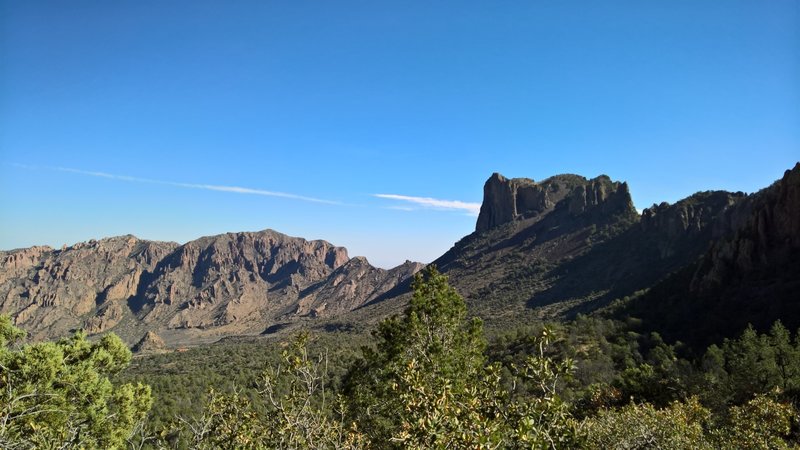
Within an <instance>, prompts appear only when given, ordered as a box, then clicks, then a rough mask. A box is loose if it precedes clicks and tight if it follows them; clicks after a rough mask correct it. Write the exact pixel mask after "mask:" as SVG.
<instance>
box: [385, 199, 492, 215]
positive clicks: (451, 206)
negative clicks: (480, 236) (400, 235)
mask: <svg viewBox="0 0 800 450" xmlns="http://www.w3.org/2000/svg"><path fill="white" fill-rule="evenodd" d="M372 195H373V197H378V198H385V199H389V200H399V201H403V202H409V203H412V204H414V205H417V206H420V207H422V208H428V209H442V210H450V211H466V212H467V214H469V215H470V216H477V215H478V212H480V210H481V204H480V203H471V202H462V201H460V200H440V199H437V198H430V197H412V196H409V195H397V194H372ZM398 209H399V208H398Z"/></svg>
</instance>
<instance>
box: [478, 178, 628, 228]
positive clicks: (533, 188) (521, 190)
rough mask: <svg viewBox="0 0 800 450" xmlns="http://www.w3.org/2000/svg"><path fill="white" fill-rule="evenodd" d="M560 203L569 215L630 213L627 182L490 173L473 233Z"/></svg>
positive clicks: (539, 214)
mask: <svg viewBox="0 0 800 450" xmlns="http://www.w3.org/2000/svg"><path fill="white" fill-rule="evenodd" d="M562 202H565V205H566V207H567V209H568V211H569V213H570V214H572V215H573V216H577V215H579V214H583V213H585V212H587V211H589V210H598V212H599V213H600V214H614V213H625V212H628V213H632V212H634V209H633V202H632V201H631V196H630V192H629V191H628V185H627V183H619V182H614V181H611V179H610V178H609V177H607V176H605V175H601V176H599V177H597V178H594V179H591V180H587V179H586V178H584V177H581V176H578V175H556V176H554V177H550V178H548V179H546V180H544V181H541V182H539V183H537V182H535V181H533V180H531V179H528V178H512V179H508V178H506V177H504V176H502V175H500V174H499V173H494V174H492V176H491V177H489V179H488V180H487V181H486V184H484V186H483V203H482V204H481V210H480V214H479V215H478V221H477V223H476V225H475V231H478V232H483V231H487V230H490V229H492V228H494V227H497V226H500V225H503V224H505V223H508V222H512V221H514V220H521V219H530V218H537V217H543V216H545V215H547V214H548V213H550V212H552V211H553V210H554V209H556V207H557V206H558V205H559V204H561V203H562Z"/></svg>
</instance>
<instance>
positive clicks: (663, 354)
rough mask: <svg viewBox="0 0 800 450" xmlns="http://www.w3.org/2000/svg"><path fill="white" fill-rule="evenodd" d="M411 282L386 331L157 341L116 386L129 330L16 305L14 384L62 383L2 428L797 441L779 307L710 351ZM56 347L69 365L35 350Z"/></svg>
mask: <svg viewBox="0 0 800 450" xmlns="http://www.w3.org/2000/svg"><path fill="white" fill-rule="evenodd" d="M413 289H414V293H413V298H412V300H411V302H410V304H409V306H408V309H407V310H406V312H405V314H403V315H402V316H399V317H392V318H388V319H386V320H384V321H383V322H381V324H380V325H379V326H378V327H377V329H375V331H374V332H373V335H372V337H371V338H370V337H368V336H364V335H360V334H348V333H342V334H330V333H322V334H302V335H300V336H297V337H295V338H294V339H293V340H290V341H279V340H276V339H272V340H268V341H264V340H255V341H238V342H226V343H220V344H217V345H213V346H209V347H207V348H204V349H202V351H200V350H190V351H188V352H182V353H175V354H169V355H158V356H150V357H144V358H139V359H137V360H135V361H134V364H133V366H132V368H131V369H129V370H128V371H127V372H124V373H123V374H121V376H118V377H116V378H114V380H117V386H113V385H111V383H110V382H109V381H108V379H107V378H103V377H104V376H107V375H109V374H113V373H114V372H116V371H119V369H120V368H121V367H122V366H123V365H125V364H126V363H127V358H129V353H127V350H126V349H124V347H121V343H119V341H118V340H117V339H115V338H113V337H105V338H103V339H102V340H101V341H99V342H97V343H94V344H90V343H88V342H87V341H86V340H85V337H84V336H83V335H82V334H78V335H76V336H75V337H74V338H72V339H70V340H65V341H61V342H59V343H52V344H36V345H31V346H26V347H22V348H20V349H17V350H12V349H11V347H10V343H11V342H12V341H13V340H14V339H16V337H17V334H18V330H16V329H14V328H13V327H11V326H10V324H9V323H8V321H7V320H6V321H5V322H3V323H4V324H5V325H3V326H1V327H0V338H1V340H0V343H1V344H2V346H1V347H0V348H2V354H0V364H2V366H1V367H0V369H2V371H3V372H2V377H1V378H0V383H3V384H2V386H3V387H4V392H3V395H8V394H7V392H13V393H15V394H14V395H17V396H20V395H22V396H24V395H27V394H26V393H30V392H33V391H31V389H33V390H34V391H35V392H37V393H38V392H48V393H49V392H53V393H58V395H64V397H57V396H54V397H52V398H51V397H49V396H45V397H40V398H34V397H31V398H30V402H29V404H28V406H27V408H31V407H34V408H40V409H41V412H39V413H37V414H38V415H37V414H34V415H32V416H31V418H29V419H24V418H23V417H22V416H20V415H19V413H18V412H17V413H14V412H13V410H11V409H9V408H8V407H6V405H10V404H11V403H8V401H7V400H5V399H6V398H7V397H4V398H3V400H4V402H3V403H2V405H3V407H4V408H6V409H4V410H3V411H2V413H3V414H4V415H3V422H2V424H11V425H2V426H3V427H4V428H2V429H0V432H1V433H2V434H0V436H2V438H3V439H6V441H5V442H23V439H28V441H25V442H30V444H25V445H28V446H29V447H35V446H40V447H41V446H43V445H42V443H43V442H51V441H52V442H55V441H56V440H58V439H60V442H74V443H77V442H79V441H80V442H84V444H82V445H84V446H86V447H114V446H120V445H122V444H123V443H124V442H125V440H126V438H128V436H129V435H130V434H131V433H132V432H134V431H136V432H135V433H134V437H133V438H130V439H128V442H129V445H131V446H132V447H136V446H144V447H153V448H157V447H163V448H254V449H255V448H539V449H559V448H590V449H595V448H596V449H601V448H602V449H605V448H626V449H632V448H678V449H680V448H693V449H694V448H697V449H727V448H745V449H772V448H797V447H798V442H799V441H798V436H797V432H798V414H797V409H796V407H795V403H796V401H797V398H798V392H800V391H798V389H800V337H798V336H797V335H794V336H792V333H791V332H790V331H789V330H787V329H786V328H785V327H783V325H781V323H780V322H777V323H775V324H774V325H773V326H772V328H771V329H770V330H769V331H768V332H767V333H765V334H760V333H759V332H758V331H757V330H755V329H753V328H752V327H750V328H748V329H746V330H745V331H744V332H743V333H742V334H741V335H740V336H739V337H738V338H736V339H728V340H725V341H723V342H721V343H720V344H719V345H712V346H710V347H708V349H707V350H706V351H705V352H704V353H702V354H697V353H692V352H690V351H688V349H687V348H685V347H684V346H682V345H681V344H680V343H676V344H672V345H671V344H668V343H666V342H665V341H664V340H663V339H661V337H660V336H659V335H658V334H656V333H647V332H644V331H643V330H642V329H641V323H640V322H639V321H637V320H636V319H632V318H629V319H627V320H625V321H615V320H609V319H600V318H590V317H578V318H577V319H576V320H575V321H573V322H571V323H565V324H532V325H531V326H528V327H525V328H517V329H513V330H507V331H505V332H503V333H498V334H495V335H493V336H490V337H488V338H487V337H486V336H485V335H484V329H483V325H482V323H481V321H480V320H479V319H477V318H470V317H469V316H468V312H467V309H466V306H465V303H464V300H463V299H462V298H461V297H460V296H459V295H458V294H457V293H456V292H455V290H453V289H452V288H451V287H450V286H449V285H448V284H447V279H446V277H444V276H443V275H441V274H439V273H438V272H437V271H436V270H435V269H434V268H428V269H426V270H425V271H424V273H422V274H419V275H418V276H417V277H416V279H415V281H414V284H413ZM265 342H268V344H269V345H265V344H264V343H265ZM359 346H360V347H361V348H360V349H358V347H359ZM35 349H38V350H35ZM54 349H59V350H58V351H56V350H54ZM50 352H52V353H55V354H56V356H55V357H52V358H54V359H53V360H52V361H64V367H65V368H63V369H61V368H60V369H58V370H61V372H58V371H57V372H52V371H48V370H46V369H45V368H46V367H49V366H50V365H52V364H51V363H42V364H40V365H37V364H39V363H38V361H50V360H49V359H47V358H51V357H50V356H47V357H46V358H45V357H41V358H40V357H39V356H37V355H40V354H41V355H49V353H50ZM59 352H61V353H59ZM25 355H27V356H25ZM15 358H16V359H15ZM42 358H44V359H42ZM58 358H61V359H58ZM12 361H18V362H16V363H13V364H12ZM25 366H29V367H31V369H27V370H28V372H26V371H25V370H23V369H21V367H25ZM53 370H55V369H53ZM92 371H94V372H96V373H97V374H98V375H96V376H95V375H91V373H93V372H92ZM24 373H31V374H37V375H35V376H33V375H31V376H32V377H33V378H31V380H33V381H26V380H28V379H26V378H24V377H23V374H24ZM92 380H96V381H92ZM137 380H142V381H148V382H149V383H152V385H153V387H154V390H155V392H154V393H155V395H156V403H155V406H154V408H153V409H152V411H151V413H150V416H149V419H148V423H147V426H146V427H141V428H138V429H135V428H136V426H135V425H136V423H137V420H139V419H141V418H142V417H143V414H144V412H145V411H146V410H147V408H148V407H149V403H150V400H149V392H148V391H147V390H146V388H144V387H142V386H141V385H138V387H137V385H134V384H131V383H125V382H126V381H137ZM37 383H38V384H37ZM48 383H49V384H48ZM98 383H99V384H98ZM100 385H102V386H103V387H102V388H101V387H99V386H100ZM31 386H42V387H33V388H32V387H31ZM47 389H49V390H47ZM137 389H138V391H137ZM90 391H91V395H88V394H87V393H88V392H90ZM76 392H78V393H81V394H80V395H76ZM97 392H99V393H105V395H106V396H105V397H103V395H99V394H97ZM70 395H71V396H72V397H68V396H70ZM24 398H27V397H24ZM65 399H67V400H65ZM90 400H91V402H93V403H87V402H89V401H90ZM103 402H105V403H103ZM64 403H69V408H67V409H65V410H64V411H60V412H58V413H57V414H55V413H53V415H51V413H50V412H47V413H45V412H44V410H45V409H49V408H50V405H59V406H58V407H59V408H64V407H65V406H64ZM15 404H16V403H15ZM104 405H105V406H104ZM104 408H105V409H104ZM34 410H35V411H39V410H37V409H34ZM112 412H113V413H112ZM15 414H16V415H15ZM26 420H27V421H26ZM93 421H94V422H93ZM31 424H33V425H31ZM99 424H103V426H102V427H100V426H99ZM76 426H79V427H84V428H83V429H82V431H80V432H79V434H76V433H75V432H74V431H70V430H73V429H74V428H75V427H76ZM101 430H102V432H101ZM107 430H113V431H107ZM92 433H94V434H92ZM69 439H72V440H73V441H69ZM84 439H85V440H84ZM5 442H4V444H5ZM75 445H79V444H75ZM22 446H24V445H22ZM59 446H60V445H59Z"/></svg>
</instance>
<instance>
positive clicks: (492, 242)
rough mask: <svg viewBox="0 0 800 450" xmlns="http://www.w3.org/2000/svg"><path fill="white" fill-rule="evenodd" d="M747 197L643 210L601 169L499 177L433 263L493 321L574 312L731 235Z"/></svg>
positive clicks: (705, 196)
mask: <svg viewBox="0 0 800 450" xmlns="http://www.w3.org/2000/svg"><path fill="white" fill-rule="evenodd" d="M744 198H745V195H744V194H742V193H735V194H732V193H727V192H720V191H717V192H701V193H697V194H695V195H693V196H691V197H689V198H687V199H684V200H681V201H679V202H677V203H675V204H674V205H670V204H667V203H662V204H661V205H653V207H652V208H649V209H646V210H644V211H643V213H642V215H641V216H640V215H639V214H638V213H637V212H636V210H635V209H634V207H633V203H632V201H631V197H630V192H629V191H628V186H627V184H626V183H620V182H615V181H612V180H611V179H610V178H608V177H607V176H604V175H603V176H599V177H597V178H594V179H586V178H584V177H581V176H577V175H557V176H554V177H551V178H548V179H546V180H544V181H541V182H534V181H533V180H529V179H524V178H515V179H507V178H505V177H503V176H502V175H499V174H494V175H492V176H491V177H490V178H489V179H488V180H487V182H486V184H485V186H484V199H483V204H482V205H481V212H480V215H479V217H478V220H477V224H476V230H475V232H474V233H472V234H470V235H468V236H466V237H464V238H463V239H461V240H460V241H459V242H458V243H456V244H455V245H454V246H453V248H451V249H450V250H449V251H448V252H447V253H445V254H444V255H442V256H441V257H440V258H438V259H437V260H436V261H434V263H433V264H436V265H437V266H438V267H439V269H440V270H441V271H442V272H443V273H445V274H447V275H448V276H449V278H450V282H451V284H452V285H453V286H454V287H455V288H456V289H457V290H458V291H459V292H460V293H461V294H462V295H464V296H465V297H466V298H467V301H468V304H469V307H470V310H471V312H472V313H473V314H475V315H478V316H481V317H482V318H484V320H486V321H487V325H489V326H490V327H503V326H505V325H509V324H514V323H525V322H529V321H530V320H532V319H534V318H541V319H559V318H569V317H572V316H574V315H575V314H576V313H578V312H590V311H593V310H596V309H598V308H600V307H602V306H604V305H606V304H608V302H610V301H611V300H613V299H615V298H619V297H623V296H626V295H630V294H632V293H634V292H636V291H637V290H641V289H645V288H648V287H650V286H651V285H652V284H654V283H655V282H657V281H658V280H660V279H662V278H663V277H665V276H667V275H668V274H669V273H671V272H672V271H675V270H678V269H680V268H682V267H684V266H686V265H688V264H690V263H691V262H693V261H694V260H695V259H696V258H698V257H699V256H700V255H702V254H703V252H704V251H706V250H707V248H708V246H709V244H710V242H711V241H712V240H713V239H715V238H718V237H721V236H725V235H727V234H729V233H730V232H731V230H732V228H733V225H732V224H731V220H728V219H726V217H727V214H729V212H730V210H731V208H732V207H733V206H734V205H736V204H737V203H738V202H740V201H741V200H743V199H744ZM398 291H399V288H398ZM394 293H395V294H398V295H400V294H402V293H401V292H394ZM404 299H405V297H403V296H401V295H400V296H399V297H396V298H394V299H391V298H386V299H385V300H389V301H387V302H385V303H389V304H387V305H383V306H382V308H383V311H392V310H394V311H396V310H398V309H399V308H398V307H397V306H396V305H394V307H393V308H392V307H391V305H390V304H392V303H402V302H403V301H404ZM379 300H381V299H379ZM374 308H376V309H377V308H378V305H375V306H374ZM364 309H366V310H368V309H369V307H367V308H364ZM373 314H374V313H373Z"/></svg>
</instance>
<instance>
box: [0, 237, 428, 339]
mask: <svg viewBox="0 0 800 450" xmlns="http://www.w3.org/2000/svg"><path fill="white" fill-rule="evenodd" d="M420 266H421V265H418V264H414V263H408V264H404V265H401V266H398V267H397V268H395V269H392V270H389V271H387V270H383V269H378V268H375V267H372V266H371V265H370V264H369V263H368V262H367V261H366V260H365V259H363V258H355V259H353V260H351V259H350V258H349V257H348V255H347V250H346V249H345V248H343V247H336V246H333V245H331V244H329V243H328V242H325V241H307V240H305V239H300V238H294V237H289V236H286V235H283V234H281V233H277V232H275V231H272V230H266V231H262V232H257V233H228V234H224V235H219V236H211V237H205V238H201V239H198V240H196V241H192V242H189V243H186V244H184V245H180V246H179V245H178V244H174V243H163V242H149V241H143V240H139V239H137V238H135V237H133V236H122V237H116V238H109V239H103V240H100V241H89V242H87V243H80V244H76V245H74V246H72V247H69V248H65V249H62V250H53V249H51V248H48V247H33V248H29V249H21V250H14V251H10V252H0V312H2V313H5V314H10V315H12V317H13V318H14V320H15V322H16V324H17V325H19V326H21V327H22V328H24V329H25V330H27V331H28V332H29V333H30V335H31V337H32V338H33V339H50V338H56V337H61V336H65V335H67V334H69V333H70V332H71V330H74V329H78V328H84V329H85V330H86V331H87V332H88V333H90V334H96V333H102V332H106V331H114V332H115V333H117V334H120V335H121V336H122V337H123V338H124V339H126V340H128V341H129V342H135V341H136V340H138V339H139V338H141V336H142V335H143V334H144V333H145V332H147V331H159V334H160V335H162V336H163V337H164V339H165V340H166V341H167V343H168V344H174V343H182V344H186V343H192V341H193V340H208V339H216V338H219V337H222V336H227V335H237V334H252V333H260V332H261V331H263V330H264V329H265V328H267V327H268V326H270V325H271V324H273V323H275V322H276V321H283V322H285V321H287V320H289V321H291V320H294V319H296V318H300V317H330V316H333V315H336V314H341V313H344V312H347V311H349V310H351V309H354V308H357V307H359V306H361V305H362V304H364V303H366V302H369V301H371V300H373V299H374V297H375V296H378V295H381V294H382V293H384V292H385V291H387V290H389V289H391V288H392V287H394V286H395V285H396V284H398V283H400V282H402V281H403V280H404V279H405V278H407V277H409V276H411V275H413V273H415V272H416V271H417V270H419V268H420Z"/></svg>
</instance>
